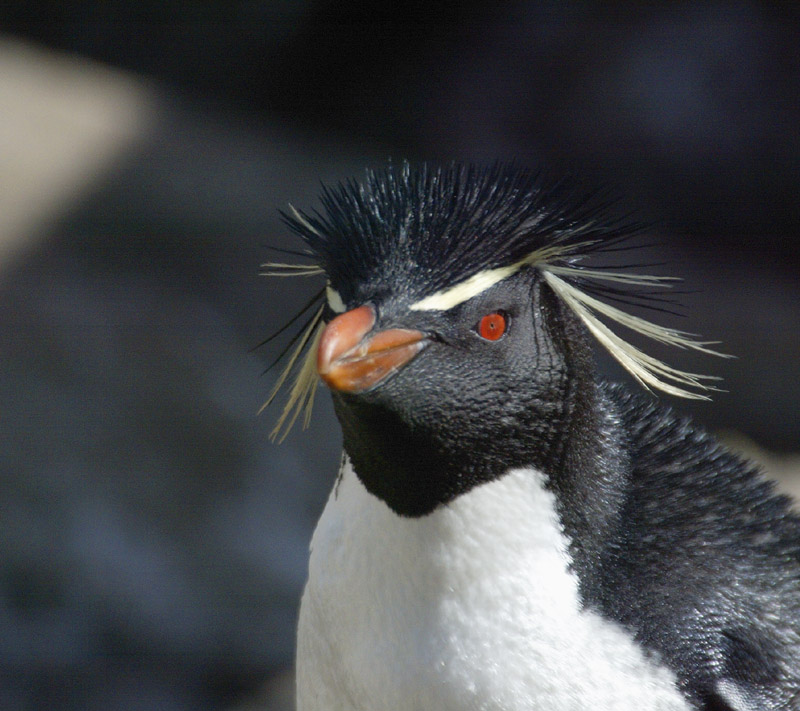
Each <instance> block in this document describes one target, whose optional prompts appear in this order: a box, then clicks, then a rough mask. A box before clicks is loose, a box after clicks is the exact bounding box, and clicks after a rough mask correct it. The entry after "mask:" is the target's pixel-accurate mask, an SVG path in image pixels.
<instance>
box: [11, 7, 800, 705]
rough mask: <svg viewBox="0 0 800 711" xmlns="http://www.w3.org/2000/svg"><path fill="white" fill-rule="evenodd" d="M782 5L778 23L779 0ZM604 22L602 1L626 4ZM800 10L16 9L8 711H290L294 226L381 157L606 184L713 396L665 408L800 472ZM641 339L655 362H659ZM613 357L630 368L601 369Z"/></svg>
mask: <svg viewBox="0 0 800 711" xmlns="http://www.w3.org/2000/svg"><path fill="white" fill-rule="evenodd" d="M787 5H788V4H787ZM612 7H613V9H612ZM798 20H800V11H798V10H797V9H791V7H789V8H787V6H786V5H785V4H783V3H769V2H761V3H757V2H732V1H727V2H726V1H723V2H715V3H703V4H702V5H701V4H693V3H684V2H671V1H670V2H667V1H666V0H665V1H663V2H649V3H646V4H636V3H630V4H626V3H622V4H621V5H619V6H616V5H609V4H600V3H598V4H594V3H555V2H552V3H535V2H512V1H508V0H499V1H498V0H495V1H494V2H491V3H488V2H476V1H475V0H471V1H470V0H465V1H462V2H461V3H459V4H457V6H455V5H454V6H453V7H451V8H450V9H443V8H439V9H437V6H436V5H435V4H433V5H432V4H430V3H423V2H418V3H413V2H412V3H404V4H402V6H401V5H400V4H397V3H392V2H388V1H387V0H372V1H371V2H367V1H366V0H343V1H340V2H324V1H322V0H273V1H272V2H267V1H264V0H261V1H257V0H225V1H224V2H223V0H205V1H204V2H201V1H200V0H168V1H167V2H163V1H162V2H154V1H152V0H139V2H135V3H134V2H131V1H130V0H127V1H126V0H114V1H109V0H94V1H92V0H88V1H86V2H81V3H63V2H55V1H46V0H39V1H38V2H31V1H30V0H27V1H25V0H5V2H4V3H3V4H2V7H0V708H2V709H9V710H16V709H24V710H29V709H50V710H62V709H63V710H72V709H76V710H77V709H88V710H90V711H93V710H98V711H99V710H100V709H103V710H111V711H117V710H123V709H124V710H129V709H130V710H133V709H136V710H137V711H138V710H142V711H144V710H150V709H159V711H183V710H184V709H186V710H188V709H192V710H196V709H208V710H213V711H217V710H219V711H222V710H225V711H254V710H255V709H263V710H266V711H288V710H289V709H291V708H292V701H291V699H292V672H291V668H292V656H293V647H294V625H295V618H296V614H297V606H298V600H299V596H300V592H301V589H302V585H303V581H304V577H305V565H306V557H307V546H308V541H309V539H310V536H311V532H312V529H313V525H314V522H315V520H316V518H317V517H318V515H319V513H320V511H321V508H322V506H323V504H324V501H325V498H326V496H327V492H328V490H329V488H330V486H331V484H332V482H333V479H334V476H335V473H336V468H337V465H338V454H339V434H338V426H337V425H336V423H335V421H334V419H333V417H332V412H331V408H330V406H329V403H328V401H327V398H326V397H325V394H324V393H322V396H321V397H319V398H318V405H317V408H316V412H315V415H314V418H313V423H312V425H311V428H310V431H307V432H301V431H299V430H295V431H294V432H293V433H292V435H291V436H290V437H289V438H288V439H287V441H286V442H285V443H284V444H282V445H280V446H278V445H275V444H272V443H270V442H269V441H268V437H267V435H268V432H269V430H270V429H271V427H272V424H273V423H274V418H275V416H276V413H275V411H274V410H273V411H267V412H266V413H264V414H262V415H258V414H257V412H258V409H259V407H260V405H261V404H262V403H263V402H264V400H265V399H266V397H267V395H268V393H269V390H270V388H271V385H272V383H273V382H274V380H275V377H276V373H275V372H272V371H270V372H269V373H267V374H264V373H263V371H264V369H265V367H266V365H267V364H268V363H269V361H270V360H271V359H272V358H273V357H275V355H276V354H277V353H278V351H279V346H280V343H275V344H270V345H269V347H266V348H262V349H255V350H254V347H255V346H256V345H257V344H258V343H259V342H260V341H261V340H263V338H264V337H265V336H267V335H268V334H270V333H271V332H272V331H274V330H275V329H276V328H277V327H278V326H279V325H280V324H282V323H283V321H284V320H285V319H286V317H287V315H288V314H290V313H291V312H292V309H295V308H296V307H297V306H299V305H300V304H302V303H304V299H305V298H306V296H307V295H309V294H310V293H311V292H312V291H313V289H314V288H315V287H316V284H315V283H312V282H310V281H308V280H303V279H297V280H272V281H270V280H268V279H264V278H263V277H259V276H258V271H259V269H258V267H259V264H260V263H261V262H263V261H265V260H268V259H274V258H275V256H276V255H275V253H273V252H271V251H270V249H269V248H270V246H278V247H292V246H294V247H297V244H296V243H295V242H294V241H293V240H292V239H291V237H290V236H289V235H287V233H286V230H285V229H284V228H283V227H282V226H281V224H280V222H279V220H278V215H277V210H278V209H279V208H282V207H285V205H286V203H287V202H288V201H291V202H292V203H294V204H295V205H297V206H299V207H303V208H313V207H314V206H315V204H316V203H315V200H316V194H317V192H318V187H319V182H320V181H323V182H330V181H335V180H338V179H341V178H344V177H347V176H350V175H356V176H358V175H360V174H361V173H362V171H363V169H364V167H365V166H375V165H380V164H381V163H382V162H384V161H385V160H387V159H389V158H391V159H393V160H401V159H403V158H409V159H412V160H418V159H427V160H438V161H449V160H451V159H462V160H471V161H476V162H490V161H492V160H494V159H496V158H502V159H510V158H515V159H517V160H519V161H520V162H521V163H524V164H529V165H531V166H540V165H548V166H550V167H551V168H555V169H556V170H569V171H571V172H574V173H578V174H580V175H583V176H585V182H586V183H587V184H588V185H590V186H592V185H611V186H613V187H614V188H615V189H616V191H617V192H618V193H619V194H620V195H622V196H624V200H623V202H622V203H621V208H624V209H626V210H627V209H635V210H636V211H637V213H638V214H639V215H640V216H642V217H644V218H646V219H649V220H653V221H654V222H655V227H654V228H653V230H652V237H653V239H649V238H648V242H652V243H654V245H655V246H652V247H650V248H649V249H648V251H647V257H646V261H655V262H663V263H664V266H663V267H661V268H659V269H660V270H661V273H672V274H678V275H681V276H683V277H684V278H685V284H684V287H685V290H686V291H687V292H688V293H686V294H684V295H682V296H681V301H682V303H683V304H684V306H685V309H684V312H685V316H684V317H683V318H675V319H672V318H671V317H669V318H668V317H664V318H663V319H661V320H664V321H668V322H670V323H671V325H676V326H678V327H680V328H683V329H685V330H689V331H692V332H697V333H702V334H704V335H705V336H707V337H709V338H713V339H719V340H721V341H722V342H723V346H722V349H723V350H725V351H726V352H728V353H731V354H734V355H736V356H737V358H736V359H731V360H720V359H709V358H704V357H696V358H695V357H692V356H691V355H688V354H683V353H660V352H658V351H657V350H654V351H653V352H655V353H656V354H657V355H661V356H664V357H667V358H668V359H669V361H670V362H671V363H672V364H676V365H678V366H680V367H685V368H691V369H694V370H697V371H699V372H704V373H709V372H711V373H715V374H717V375H720V376H721V377H723V378H724V381H723V387H724V388H725V390H726V392H723V393H719V394H718V395H717V396H716V397H715V399H714V402H713V403H710V404H709V403H700V404H691V403H683V402H679V403H675V404H676V406H678V407H680V408H682V409H690V410H691V411H693V413H694V414H695V416H696V417H697V418H698V420H700V421H701V422H703V423H704V424H705V425H706V426H707V427H708V428H710V429H712V430H714V431H718V432H721V433H723V435H724V436H725V437H727V438H728V439H729V441H731V442H733V443H734V445H735V446H743V447H745V448H746V449H747V451H749V452H750V453H751V455H752V456H754V457H757V458H759V459H761V461H763V462H764V463H765V465H766V466H767V468H768V470H769V472H770V473H771V474H773V475H775V476H777V477H778V478H779V479H781V482H782V485H783V486H785V487H787V488H788V489H792V488H793V487H796V486H797V484H796V479H795V478H794V477H796V476H800V464H798V461H800V460H798V458H797V455H796V454H795V453H796V452H797V451H798V450H800V418H798V417H797V411H798V410H797V409H798V404H800V383H799V382H798V360H799V359H800V336H799V335H798V328H799V327H800V280H798V267H800V248H799V247H798V234H799V233H800V200H798V196H797V189H798V186H799V185H800V130H798V126H800V41H799V38H800V22H799V21H798ZM651 350H652V349H651ZM601 367H602V368H603V369H604V370H605V371H607V372H608V373H609V374H610V375H612V376H613V377H619V378H623V379H626V378H627V376H626V375H625V374H623V373H620V372H619V371H618V370H616V369H615V368H614V367H613V366H612V365H611V364H609V363H608V362H607V359H603V358H602V357H601Z"/></svg>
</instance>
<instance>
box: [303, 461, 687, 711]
mask: <svg viewBox="0 0 800 711" xmlns="http://www.w3.org/2000/svg"><path fill="white" fill-rule="evenodd" d="M543 481H544V477H543V476H542V474H541V473H540V472H538V471H535V470H532V469H518V470H512V471H509V472H508V473H507V474H506V475H505V476H503V477H501V478H500V479H497V480H496V481H493V482H491V483H488V484H484V485H482V486H479V487H476V488H474V489H472V490H471V491H470V492H468V493H467V494H464V495H462V496H460V497H459V498H457V499H456V500H455V501H453V502H451V503H450V504H449V505H447V506H444V507H440V508H439V509H437V510H436V511H434V512H433V513H432V514H430V515H428V516H425V517H423V518H417V519H412V518H403V517H400V516H397V515H396V514H394V513H393V512H392V511H391V510H390V509H389V508H388V507H387V506H386V505H385V504H384V503H383V502H382V501H380V500H379V499H377V498H375V497H374V496H372V495H371V494H369V493H368V492H367V491H366V489H364V487H363V485H362V484H361V482H360V481H359V479H358V477H357V476H356V475H355V473H354V472H353V470H352V467H351V466H350V464H349V463H345V468H344V471H343V472H342V477H341V480H340V482H339V484H338V487H337V488H335V489H334V492H333V493H332V494H331V497H330V499H329V501H328V504H327V506H326V508H325V511H324V513H323V514H322V518H321V519H320V521H319V524H318V526H317V530H316V532H315V533H314V538H313V541H312V544H311V548H312V551H311V561H310V566H309V580H308V584H307V586H306V590H305V593H304V595H303V602H302V607H301V612H300V625H299V631H298V650H297V692H298V697H297V701H298V711H467V710H469V711H501V710H502V711H517V710H520V711H522V710H523V709H524V710H525V711H532V710H534V709H542V710H543V711H544V710H546V711H567V710H569V711H584V709H609V710H615V711H626V710H634V709H635V711H656V710H658V711H667V710H669V711H672V710H676V711H677V710H678V709H688V708H689V706H688V704H687V703H686V701H685V700H684V699H683V696H682V695H681V694H680V693H679V692H678V691H677V689H676V686H675V678H674V675H673V674H672V673H671V672H670V671H669V670H668V669H667V668H665V667H664V666H661V665H659V664H658V663H657V661H656V660H654V659H653V658H652V657H649V656H647V655H646V654H645V653H644V652H643V650H642V649H641V648H640V647H639V646H638V645H637V644H636V643H635V642H634V641H633V639H632V637H631V636H630V634H628V633H627V632H626V631H625V630H624V629H622V628H621V627H620V626H618V625H616V624H614V623H613V622H610V621H608V620H606V619H605V618H603V617H601V616H600V615H599V614H597V613H595V612H592V611H589V610H582V609H581V605H580V600H579V597H578V584H577V579H576V577H575V575H574V574H573V573H572V572H570V569H569V554H568V541H567V539H566V537H565V536H564V534H563V532H562V528H561V525H560V523H559V520H558V516H557V514H556V511H555V501H554V496H553V494H552V493H550V492H549V491H547V490H546V489H545V488H544V486H543Z"/></svg>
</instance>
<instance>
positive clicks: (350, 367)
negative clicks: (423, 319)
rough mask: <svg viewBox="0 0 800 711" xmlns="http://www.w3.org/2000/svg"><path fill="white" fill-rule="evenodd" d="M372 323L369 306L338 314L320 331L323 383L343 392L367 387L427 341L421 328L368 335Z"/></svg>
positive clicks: (405, 361) (356, 391) (373, 323)
mask: <svg viewBox="0 0 800 711" xmlns="http://www.w3.org/2000/svg"><path fill="white" fill-rule="evenodd" d="M374 325H375V311H374V310H373V309H372V307H371V306H359V307H358V308H356V309H353V310H352V311H347V312H346V313H343V314H340V315H339V316H337V317H336V318H335V319H333V321H331V322H330V323H329V324H328V325H327V326H326V327H325V330H324V331H323V332H322V337H321V338H320V342H319V350H317V371H318V372H319V375H320V377H321V378H322V379H323V380H324V381H325V384H326V385H327V386H328V387H329V388H331V389H333V390H339V391H340V392H345V393H360V392H364V391H365V390H369V389H370V388H371V387H373V386H375V385H377V384H378V383H380V382H381V381H382V380H385V379H386V378H388V377H389V376H390V375H391V374H392V373H394V372H396V371H397V370H399V369H400V368H402V367H403V366H404V365H405V364H406V363H408V362H409V361H410V360H411V359H412V358H413V357H414V356H415V355H417V353H419V352H420V351H421V350H422V349H423V348H424V347H425V346H426V345H427V343H428V341H427V339H426V336H425V334H424V333H422V332H421V331H411V330H407V329H404V328H393V329H390V330H388V331H379V332H378V333H375V334H373V335H372V336H368V335H367V334H368V333H369V332H370V331H371V330H372V327H373V326H374Z"/></svg>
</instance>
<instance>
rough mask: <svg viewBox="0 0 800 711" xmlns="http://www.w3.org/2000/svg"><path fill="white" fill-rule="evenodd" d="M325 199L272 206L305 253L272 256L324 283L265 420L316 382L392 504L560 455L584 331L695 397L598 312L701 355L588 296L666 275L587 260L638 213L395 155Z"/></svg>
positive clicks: (419, 501)
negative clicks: (305, 261) (621, 215)
mask: <svg viewBox="0 0 800 711" xmlns="http://www.w3.org/2000/svg"><path fill="white" fill-rule="evenodd" d="M322 208H323V209H322V211H319V212H315V213H312V214H308V213H302V212H299V211H297V210H294V209H293V208H292V209H291V210H290V213H288V214H286V215H284V219H285V221H286V223H287V224H288V225H289V227H290V228H291V229H292V230H294V231H295V232H296V233H298V234H299V235H300V236H301V237H302V238H303V239H304V241H305V242H306V245H307V247H308V248H309V256H310V258H311V259H313V260H314V262H313V264H310V265H302V266H294V265H276V264H273V265H268V268H269V269H270V270H271V272H270V273H273V274H275V273H277V274H291V273H293V272H292V270H295V272H294V273H311V274H315V273H317V272H318V273H319V274H320V276H324V277H325V278H326V285H325V287H324V289H323V290H322V292H321V293H320V297H321V300H322V303H321V304H320V305H319V307H318V309H317V311H316V313H315V315H314V316H313V317H312V318H311V320H310V322H309V324H308V327H307V329H306V331H305V335H303V336H302V337H301V339H300V342H299V345H298V347H297V349H296V350H295V352H294V353H293V355H292V357H291V359H290V363H289V365H288V366H287V368H286V369H285V370H284V372H283V374H282V376H281V378H280V379H279V383H278V387H276V390H275V391H274V392H273V397H274V395H275V393H276V392H277V390H278V388H279V387H280V385H281V384H282V381H283V380H285V378H286V377H287V376H288V374H289V372H290V371H291V369H292V367H293V365H294V363H295V362H297V361H299V360H300V359H301V355H302V353H303V351H304V349H307V355H306V356H305V359H304V360H303V365H302V367H301V368H300V369H299V375H298V377H297V380H296V382H295V385H294V388H293V390H292V393H291V394H290V397H289V401H288V403H287V407H286V409H285V410H284V415H283V421H282V422H279V425H278V429H280V427H281V425H283V424H285V423H286V422H287V421H289V422H290V421H291V419H292V418H294V417H296V416H297V415H298V414H299V412H300V410H301V409H303V408H305V410H306V413H307V414H308V413H309V412H310V402H311V398H312V397H313V392H314V388H315V386H316V383H317V381H318V378H319V379H321V380H322V381H323V382H324V383H325V384H326V385H327V386H328V388H329V389H330V391H331V393H332V395H333V399H334V405H335V409H336V413H337V416H338V418H339V421H340V423H341V426H342V431H343V436H344V447H345V450H346V452H347V454H348V455H349V456H350V458H351V460H352V462H353V466H354V469H355V471H356V473H357V474H358V476H359V477H360V478H361V480H362V482H363V483H364V485H365V486H366V488H367V489H368V490H369V491H371V492H372V493H373V494H375V495H376V496H378V497H380V498H381V499H383V500H384V501H385V502H386V503H387V504H388V505H389V506H390V507H391V508H392V509H394V510H395V511H396V512H397V513H400V514H403V515H410V516H417V515H424V514H426V513H428V512H430V511H431V510H433V509H434V508H436V507H437V506H439V505H441V504H444V503H447V502H448V501H449V500H451V499H452V498H454V497H456V496H458V495H459V494H461V493H463V492H465V491H467V490H469V489H470V488H472V487H474V486H476V485H477V484H480V483H482V482H484V481H487V480H490V479H492V478H495V477H497V476H500V475H501V474H502V473H503V472H504V471H507V470H508V469H509V468H511V467H513V466H531V465H535V466H542V465H543V464H545V463H546V462H547V461H548V460H549V459H551V458H554V457H557V456H559V449H560V447H561V446H562V444H563V439H564V437H563V435H564V432H565V431H566V429H567V427H566V420H567V418H569V417H570V416H571V413H574V411H575V409H576V402H577V401H578V400H580V399H581V398H586V397H589V394H590V393H591V387H592V383H593V378H594V376H593V372H592V365H591V357H590V353H589V345H588V337H587V332H590V333H592V334H593V335H595V336H596V337H597V338H598V339H599V340H600V341H601V343H603V345H605V346H606V347H607V348H609V350H610V351H611V352H612V354H613V355H615V356H616V357H617V358H618V359H619V360H620V362H621V363H622V364H623V365H624V366H625V367H626V368H628V370H629V371H630V372H631V373H632V374H633V375H634V376H635V377H636V378H637V379H639V380H640V381H641V382H643V383H644V384H645V385H647V386H649V387H654V388H660V389H662V390H666V391H667V392H671V393H673V394H677V395H684V396H688V397H705V395H704V394H703V392H702V390H703V389H704V388H707V387H708V386H707V385H705V384H704V383H703V382H702V380H701V376H696V375H693V374H688V373H683V372H681V371H677V370H674V369H672V368H670V367H669V366H667V365H666V364H663V363H661V362H660V361H657V360H655V359H653V358H651V357H650V356H647V355H646V354H644V353H642V352H641V351H639V350H638V349H636V348H635V347H633V346H631V345H630V344H628V343H627V342H625V341H624V340H622V339H621V338H620V337H618V336H617V335H616V334H615V333H614V332H613V331H611V330H610V329H609V328H608V327H607V326H606V325H605V324H604V323H603V322H602V321H601V320H600V319H599V318H598V314H602V315H603V316H605V317H606V318H607V319H610V320H611V321H617V322H619V323H622V324H623V325H625V326H628V327H630V328H633V329H634V330H638V331H639V332H641V333H643V334H645V335H649V336H650V337H652V338H655V339H656V340H660V341H663V342H671V343H673V344H675V345H679V346H682V347H691V348H696V349H699V350H706V351H707V350H708V348H707V346H708V344H707V343H701V342H697V341H695V340H693V339H691V338H690V337H689V336H688V335H687V334H683V333H681V332H678V331H674V330H671V329H666V328H662V327H658V326H656V325H655V324H653V323H651V322H649V321H646V320H643V319H641V318H639V317H635V316H631V315H629V314H627V313H626V312H624V311H622V310H620V309H618V308H617V307H615V306H612V305H610V304H608V303H607V302H606V301H603V300H600V299H598V298H597V295H600V294H604V295H606V296H609V297H611V298H614V297H618V296H619V295H620V293H621V290H620V287H621V286H625V285H627V284H635V285H638V286H648V287H660V286H666V285H668V280H667V279H666V278H660V277H650V276H641V275H635V274H630V273H623V272H615V271H610V270H605V271H604V270H598V269H596V268H595V269H593V268H590V267H587V266H585V265H584V260H585V259H587V258H588V257H589V256H590V255H592V254H593V253H596V252H600V251H602V250H604V249H610V248H613V247H614V246H615V245H617V244H619V242H620V241H622V240H624V239H627V238H628V237H630V236H631V235H632V234H635V233H636V232H637V231H638V230H639V225H637V224H630V223H624V222H620V221H619V220H615V219H613V218H611V217H610V216H609V215H608V214H607V212H608V211H607V208H606V206H605V205H603V204H600V203H599V202H598V201H597V200H594V199H591V198H589V197H587V196H586V195H580V194H578V193H576V191H575V189H574V188H573V187H572V186H571V185H569V184H568V183H566V182H565V181H561V182H558V183H551V184H546V183H545V181H544V180H543V179H542V178H541V177H540V176H539V175H537V174H534V173H531V172H529V171H526V170H524V169H520V168H517V167H513V166H504V165H501V164H497V165H495V166H493V167H492V168H489V169H479V168H475V167H471V166H461V165H456V164H453V165H450V166H446V167H439V168H434V167H429V166H425V165H423V166H420V167H418V168H412V167H411V166H410V165H409V164H407V163H403V164H402V165H400V166H394V165H390V166H388V167H387V168H385V169H383V170H381V171H375V172H368V173H367V177H366V180H365V181H364V182H363V183H357V182H355V181H350V182H347V183H344V184H341V185H340V186H338V187H337V188H335V189H325V190H324V192H323V194H322ZM689 388H694V389H696V390H699V391H700V392H693V391H692V390H691V389H689Z"/></svg>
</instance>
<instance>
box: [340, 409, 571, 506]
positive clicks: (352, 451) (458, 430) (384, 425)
mask: <svg viewBox="0 0 800 711" xmlns="http://www.w3.org/2000/svg"><path fill="white" fill-rule="evenodd" d="M334 404H335V407H336V410H337V414H338V416H339V420H340V422H341V424H342V433H343V440H344V449H345V452H346V453H347V455H348V457H349V458H350V461H351V462H352V464H353V468H354V470H355V472H356V474H357V476H358V478H359V479H360V480H361V482H362V483H363V485H364V487H365V488H366V489H367V491H369V492H370V493H371V494H372V495H374V496H376V497H378V498H379V499H381V500H383V501H384V502H385V503H386V504H387V505H388V506H389V508H391V509H392V510H393V511H394V512H395V513H396V514H398V515H400V516H406V517H421V516H426V515H428V514H430V513H431V512H433V511H434V510H436V509H437V508H438V507H440V506H443V505H445V504H448V503H449V502H451V501H452V500H454V499H456V498H457V497H459V496H461V495H462V494H465V493H467V492H468V491H470V490H472V489H473V488H474V487H476V486H478V485H480V484H483V483H486V482H488V481H493V480H494V479H497V478H499V477H501V476H502V475H503V474H504V473H505V472H507V471H508V470H509V469H510V468H512V467H520V466H536V467H538V468H540V469H542V470H543V471H550V470H552V469H553V467H554V466H555V464H556V461H557V460H558V459H559V455H558V452H557V449H556V447H554V446H553V443H554V442H557V441H558V429H559V427H558V422H559V421H560V417H561V416H562V414H563V413H562V412H561V411H562V409H563V407H562V406H561V405H560V404H559V403H555V402H554V403H550V404H549V405H548V406H547V408H546V410H547V412H548V414H549V415H550V416H549V417H547V416H543V415H542V413H541V412H539V413H537V414H536V419H535V422H534V421H533V413H532V412H531V413H526V415H525V417H524V418H523V419H521V420H518V419H515V420H513V421H511V420H510V421H508V422H506V423H504V424H502V425H501V426H499V427H497V428H496V429H495V430H493V431H490V430H487V429H486V427H485V423H472V425H474V426H471V424H470V423H465V424H464V425H463V426H458V427H453V426H452V425H450V426H449V427H447V428H445V427H444V426H431V427H422V426H419V425H417V426H410V425H409V424H408V423H407V422H406V421H404V419H403V418H402V417H401V416H400V415H398V414H397V413H396V412H395V411H393V410H391V409H389V408H385V407H381V406H378V405H374V404H373V405H367V404H365V403H363V402H358V401H349V402H345V401H344V400H337V399H335V400H334Z"/></svg>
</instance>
